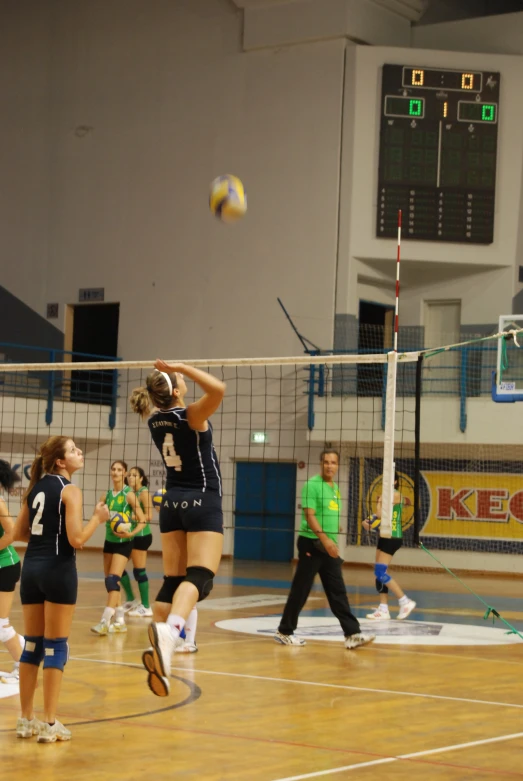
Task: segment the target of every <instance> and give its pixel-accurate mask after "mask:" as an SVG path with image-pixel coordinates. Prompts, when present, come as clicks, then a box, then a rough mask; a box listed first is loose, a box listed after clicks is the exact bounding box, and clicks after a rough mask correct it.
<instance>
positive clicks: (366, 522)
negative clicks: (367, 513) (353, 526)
mask: <svg viewBox="0 0 523 781" xmlns="http://www.w3.org/2000/svg"><path fill="white" fill-rule="evenodd" d="M361 525H362V526H363V528H364V529H365V531H368V532H370V520H369V519H368V518H365V520H364V521H362V523H361Z"/></svg>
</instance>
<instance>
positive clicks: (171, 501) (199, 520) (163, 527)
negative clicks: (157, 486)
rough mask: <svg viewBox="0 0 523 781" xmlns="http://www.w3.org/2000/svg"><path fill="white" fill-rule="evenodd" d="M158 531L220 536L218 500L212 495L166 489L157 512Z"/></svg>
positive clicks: (220, 516) (216, 496)
mask: <svg viewBox="0 0 523 781" xmlns="http://www.w3.org/2000/svg"><path fill="white" fill-rule="evenodd" d="M160 531H161V532H162V534H165V533H166V532H177V531H184V532H218V533H219V534H223V512H222V497H221V496H220V494H218V493H217V492H216V491H187V490H184V489H180V488H170V489H169V490H168V491H167V493H166V494H165V495H164V497H163V500H162V506H161V508H160Z"/></svg>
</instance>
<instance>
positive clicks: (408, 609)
mask: <svg viewBox="0 0 523 781" xmlns="http://www.w3.org/2000/svg"><path fill="white" fill-rule="evenodd" d="M415 607H416V603H415V602H414V600H413V599H409V601H408V602H407V604H406V605H400V612H399V613H398V621H404V620H405V619H406V618H408V617H409V616H410V614H411V613H412V611H413V610H414V608H415Z"/></svg>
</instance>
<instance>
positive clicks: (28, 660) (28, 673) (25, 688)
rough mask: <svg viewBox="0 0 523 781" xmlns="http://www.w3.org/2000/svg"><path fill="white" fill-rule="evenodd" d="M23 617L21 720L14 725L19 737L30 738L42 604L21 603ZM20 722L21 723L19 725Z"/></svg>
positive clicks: (39, 657)
mask: <svg viewBox="0 0 523 781" xmlns="http://www.w3.org/2000/svg"><path fill="white" fill-rule="evenodd" d="M22 610H23V616H24V638H25V647H24V650H23V652H22V656H21V657H20V709H21V718H20V719H19V720H18V724H17V725H16V734H17V735H18V736H19V737H23V738H26V737H31V736H32V735H34V734H36V731H34V730H33V728H32V725H34V724H35V722H36V719H35V717H34V706H33V703H34V694H35V689H36V681H37V678H38V669H39V667H40V662H41V661H42V659H43V658H44V626H45V624H44V603H43V597H42V602H41V603H36V604H24V603H22ZM21 722H22V723H21Z"/></svg>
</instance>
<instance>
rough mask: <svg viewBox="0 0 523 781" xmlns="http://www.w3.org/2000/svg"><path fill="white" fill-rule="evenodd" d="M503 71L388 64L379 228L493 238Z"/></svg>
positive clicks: (479, 240) (391, 233)
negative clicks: (399, 220)
mask: <svg viewBox="0 0 523 781" xmlns="http://www.w3.org/2000/svg"><path fill="white" fill-rule="evenodd" d="M499 85H500V74H499V73H490V72H482V71H460V70H447V69H441V68H423V67H421V66H420V67H415V68H413V67H411V66H404V65H384V66H383V76H382V95H381V130H380V148H379V174H378V215H377V233H376V235H377V236H378V237H380V238H392V237H395V236H396V235H397V230H398V210H399V209H401V210H402V217H403V229H402V238H405V239H420V240H423V241H452V242H465V243H468V244H491V243H492V241H493V240H494V196H495V188H496V157H497V144H498V119H499Z"/></svg>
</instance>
